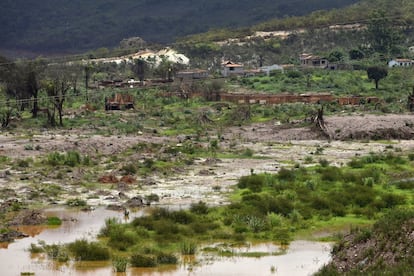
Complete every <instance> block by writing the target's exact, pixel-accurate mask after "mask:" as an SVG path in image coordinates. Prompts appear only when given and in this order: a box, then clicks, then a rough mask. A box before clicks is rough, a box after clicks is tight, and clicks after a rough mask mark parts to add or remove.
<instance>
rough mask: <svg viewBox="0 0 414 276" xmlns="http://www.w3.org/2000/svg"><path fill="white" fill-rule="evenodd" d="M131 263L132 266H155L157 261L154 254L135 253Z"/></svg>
mask: <svg viewBox="0 0 414 276" xmlns="http://www.w3.org/2000/svg"><path fill="white" fill-rule="evenodd" d="M129 262H130V264H131V266H132V267H155V266H157V261H156V259H155V257H154V256H151V255H145V254H140V253H135V254H133V255H132V256H131V258H130V261H129Z"/></svg>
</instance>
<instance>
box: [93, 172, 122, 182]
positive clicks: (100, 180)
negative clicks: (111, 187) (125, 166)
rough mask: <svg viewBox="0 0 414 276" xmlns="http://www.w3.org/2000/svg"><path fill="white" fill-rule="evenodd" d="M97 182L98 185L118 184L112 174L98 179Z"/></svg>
mask: <svg viewBox="0 0 414 276" xmlns="http://www.w3.org/2000/svg"><path fill="white" fill-rule="evenodd" d="M98 181H99V182H100V183H118V178H117V177H116V176H115V175H113V174H109V175H104V176H101V177H99V179H98Z"/></svg>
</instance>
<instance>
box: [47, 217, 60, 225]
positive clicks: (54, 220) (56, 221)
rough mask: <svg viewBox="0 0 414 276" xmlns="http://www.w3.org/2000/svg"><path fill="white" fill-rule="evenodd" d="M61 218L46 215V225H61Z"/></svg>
mask: <svg viewBox="0 0 414 276" xmlns="http://www.w3.org/2000/svg"><path fill="white" fill-rule="evenodd" d="M61 224H62V220H61V219H60V218H58V217H48V218H47V225H61Z"/></svg>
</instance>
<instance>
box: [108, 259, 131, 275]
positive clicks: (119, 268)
mask: <svg viewBox="0 0 414 276" xmlns="http://www.w3.org/2000/svg"><path fill="white" fill-rule="evenodd" d="M127 266H128V259H127V258H125V257H121V256H115V257H114V258H112V267H113V269H114V271H115V272H125V271H126V269H127Z"/></svg>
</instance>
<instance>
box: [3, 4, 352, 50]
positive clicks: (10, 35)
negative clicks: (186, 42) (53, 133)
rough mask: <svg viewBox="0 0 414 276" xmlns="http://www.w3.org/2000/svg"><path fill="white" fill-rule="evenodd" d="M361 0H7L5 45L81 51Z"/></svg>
mask: <svg viewBox="0 0 414 276" xmlns="http://www.w3.org/2000/svg"><path fill="white" fill-rule="evenodd" d="M355 2H358V0H337V1H331V0H296V1H291V0H262V1H259V2H257V1H248V0H226V1H223V0H210V1H200V0H192V1H190V0H177V1H168V0H158V1H157V0H124V1H115V0H100V1H90V0H86V1H81V0H73V1H64V0H43V1H34V0H13V1H11V0H3V1H1V2H0V26H1V32H0V49H1V50H13V51H31V52H35V53H43V54H48V53H65V52H81V51H85V50H89V49H96V48H99V47H113V46H116V45H117V44H118V43H119V41H120V40H122V39H124V38H127V37H133V36H140V37H142V38H144V39H145V40H147V41H150V42H158V43H168V42H172V41H173V40H174V39H175V38H177V37H180V36H184V35H189V34H195V33H200V32H205V31H207V30H209V29H211V28H218V27H220V28H221V27H227V28H228V27H230V28H235V27H242V26H251V25H254V24H258V23H260V22H264V21H267V20H270V19H274V18H283V17H287V16H301V15H306V14H309V13H310V12H312V11H315V10H321V9H333V8H340V7H344V6H347V5H350V4H352V3H355Z"/></svg>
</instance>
